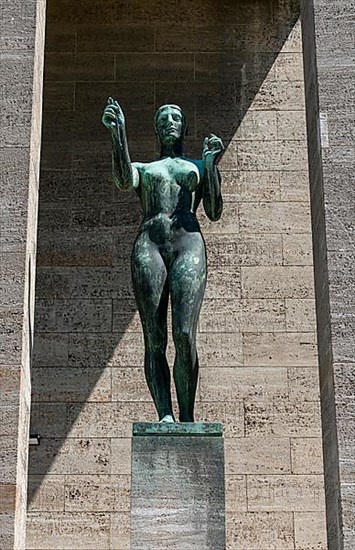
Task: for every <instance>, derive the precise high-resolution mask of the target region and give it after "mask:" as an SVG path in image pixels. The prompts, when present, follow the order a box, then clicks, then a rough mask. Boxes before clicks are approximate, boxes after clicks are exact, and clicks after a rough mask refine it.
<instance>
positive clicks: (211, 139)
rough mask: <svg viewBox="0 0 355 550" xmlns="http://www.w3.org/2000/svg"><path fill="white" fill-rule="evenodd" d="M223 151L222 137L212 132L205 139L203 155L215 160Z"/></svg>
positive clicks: (204, 157) (205, 157)
mask: <svg viewBox="0 0 355 550" xmlns="http://www.w3.org/2000/svg"><path fill="white" fill-rule="evenodd" d="M223 151H224V145H223V141H222V140H221V138H219V137H217V136H215V134H210V135H209V136H208V137H206V138H205V139H204V142H203V148H202V156H203V159H204V160H208V159H211V160H213V161H214V162H215V161H216V160H217V159H218V157H220V155H221V154H222V153H223Z"/></svg>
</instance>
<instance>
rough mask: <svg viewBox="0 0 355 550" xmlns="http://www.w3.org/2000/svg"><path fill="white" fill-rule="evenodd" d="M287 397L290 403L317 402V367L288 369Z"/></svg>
mask: <svg viewBox="0 0 355 550" xmlns="http://www.w3.org/2000/svg"><path fill="white" fill-rule="evenodd" d="M287 370H288V385H289V396H290V399H291V400H292V401H297V400H300V401H318V400H319V391H320V389H319V371H318V367H317V366H314V367H294V368H291V367H290V368H288V369H287Z"/></svg>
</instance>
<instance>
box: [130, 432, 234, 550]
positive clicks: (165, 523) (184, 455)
mask: <svg viewBox="0 0 355 550" xmlns="http://www.w3.org/2000/svg"><path fill="white" fill-rule="evenodd" d="M222 431H223V428H222V425H221V424H205V423H200V422H198V423H195V424H194V423H184V424H179V423H177V424H175V423H174V424H168V423H167V424H159V423H156V422H148V423H135V424H133V441H132V509H131V510H132V511H131V544H132V548H134V549H135V550H140V549H142V550H145V549H147V548H149V549H150V550H158V549H159V548H161V549H164V548H169V549H172V550H173V549H175V550H181V549H182V548H184V550H189V549H190V548H191V549H192V548H206V549H208V548H211V549H213V550H223V549H224V548H225V504H224V503H225V496H224V449H223V439H222Z"/></svg>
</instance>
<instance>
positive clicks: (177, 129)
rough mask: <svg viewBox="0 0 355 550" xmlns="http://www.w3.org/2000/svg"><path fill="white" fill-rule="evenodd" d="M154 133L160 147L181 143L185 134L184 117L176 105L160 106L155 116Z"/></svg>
mask: <svg viewBox="0 0 355 550" xmlns="http://www.w3.org/2000/svg"><path fill="white" fill-rule="evenodd" d="M155 131H156V133H157V136H158V138H159V140H160V143H161V145H162V146H164V145H175V144H176V143H177V142H179V143H181V142H182V140H183V139H184V137H185V134H186V116H185V113H184V112H183V111H182V109H181V108H180V107H179V106H178V105H172V104H171V105H169V104H168V105H162V106H161V107H159V109H158V110H157V112H156V114H155Z"/></svg>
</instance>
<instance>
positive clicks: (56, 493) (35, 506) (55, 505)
mask: <svg viewBox="0 0 355 550" xmlns="http://www.w3.org/2000/svg"><path fill="white" fill-rule="evenodd" d="M64 479H65V478H64V475H50V474H49V475H44V476H40V475H30V476H29V478H28V505H27V506H28V511H29V512H30V513H31V512H51V511H56V512H64Z"/></svg>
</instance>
